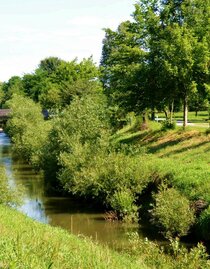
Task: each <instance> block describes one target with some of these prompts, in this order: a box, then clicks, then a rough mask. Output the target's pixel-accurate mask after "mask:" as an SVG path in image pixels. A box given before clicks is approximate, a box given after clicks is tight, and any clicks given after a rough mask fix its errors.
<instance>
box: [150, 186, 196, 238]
mask: <svg viewBox="0 0 210 269" xmlns="http://www.w3.org/2000/svg"><path fill="white" fill-rule="evenodd" d="M154 200H155V204H154V205H153V209H152V211H151V213H152V217H153V221H154V223H156V224H158V225H159V226H160V227H161V228H162V229H163V231H164V234H165V236H166V237H167V238H171V237H175V236H183V235H186V234H187V233H188V231H189V228H190V226H191V225H192V224H193V223H194V221H195V217H194V212H193V210H192V209H191V208H190V202H189V200H188V199H187V198H186V197H185V196H183V195H181V194H180V193H179V191H177V190H176V189H174V188H166V187H165V186H162V188H161V189H160V190H159V192H158V193H157V194H155V195H154Z"/></svg>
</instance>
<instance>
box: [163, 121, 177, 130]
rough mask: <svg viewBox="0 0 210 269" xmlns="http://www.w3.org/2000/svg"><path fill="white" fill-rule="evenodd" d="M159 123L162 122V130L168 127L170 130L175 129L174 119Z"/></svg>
mask: <svg viewBox="0 0 210 269" xmlns="http://www.w3.org/2000/svg"><path fill="white" fill-rule="evenodd" d="M161 124H162V128H161V129H162V130H163V131H166V130H168V129H170V130H175V129H176V122H175V121H172V122H170V121H169V120H165V121H163V122H162V123H161Z"/></svg>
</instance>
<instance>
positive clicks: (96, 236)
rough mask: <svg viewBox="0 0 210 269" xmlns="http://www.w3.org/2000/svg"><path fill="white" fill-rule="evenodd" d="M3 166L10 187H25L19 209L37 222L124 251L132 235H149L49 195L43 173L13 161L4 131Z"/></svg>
mask: <svg viewBox="0 0 210 269" xmlns="http://www.w3.org/2000/svg"><path fill="white" fill-rule="evenodd" d="M0 164H1V165H3V166H5V168H6V171H7V175H8V177H9V181H10V184H13V185H14V186H18V185H21V186H23V189H24V195H23V197H24V198H23V203H22V205H21V206H20V207H18V208H17V210H19V211H21V212H23V213H24V214H26V215H27V216H29V217H31V218H33V219H35V220H37V221H40V222H43V223H48V224H50V225H52V226H58V227H62V228H64V229H66V230H68V231H70V232H71V233H73V234H76V235H78V234H80V235H84V236H88V237H91V238H92V239H93V240H97V241H98V242H100V243H103V244H107V245H109V246H110V247H113V248H121V247H122V246H123V244H124V243H126V240H128V233H131V232H134V231H138V232H139V233H140V234H141V236H142V237H144V236H145V234H144V227H142V228H141V229H140V228H139V225H135V224H131V225H125V224H123V223H121V222H108V221H105V219H104V213H103V212H95V211H94V210H93V209H91V207H90V206H88V205H84V204H79V203H78V202H76V201H75V200H73V199H71V198H67V197H55V196H48V195H46V194H45V191H44V189H45V188H44V180H43V176H42V174H41V173H38V174H37V173H35V171H34V170H33V169H32V167H31V166H30V165H28V164H27V163H25V162H23V161H20V160H16V159H14V158H13V156H12V145H11V143H10V139H9V137H8V136H7V135H6V134H5V133H4V132H0Z"/></svg>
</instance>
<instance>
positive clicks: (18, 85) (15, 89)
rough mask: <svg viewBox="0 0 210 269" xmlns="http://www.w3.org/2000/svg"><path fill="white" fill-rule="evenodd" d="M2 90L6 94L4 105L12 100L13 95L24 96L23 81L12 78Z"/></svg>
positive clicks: (3, 85)
mask: <svg viewBox="0 0 210 269" xmlns="http://www.w3.org/2000/svg"><path fill="white" fill-rule="evenodd" d="M2 90H3V93H4V100H3V102H4V103H5V102H6V101H7V100H9V99H11V98H12V96H13V94H19V95H24V87H23V83H22V79H21V78H20V77H18V76H13V77H11V78H10V79H9V80H8V82H4V83H3V84H2Z"/></svg>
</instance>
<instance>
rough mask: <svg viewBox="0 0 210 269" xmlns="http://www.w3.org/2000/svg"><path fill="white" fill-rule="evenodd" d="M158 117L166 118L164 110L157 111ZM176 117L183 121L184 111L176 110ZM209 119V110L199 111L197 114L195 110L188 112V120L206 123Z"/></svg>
mask: <svg viewBox="0 0 210 269" xmlns="http://www.w3.org/2000/svg"><path fill="white" fill-rule="evenodd" d="M157 116H158V118H165V114H164V113H163V112H162V113H160V112H158V113H156V117H157ZM174 119H176V120H177V121H182V120H183V112H175V113H174ZM208 120H209V113H208V111H199V112H198V114H197V116H196V114H195V112H194V111H189V112H188V122H192V123H204V122H207V121H208Z"/></svg>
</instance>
